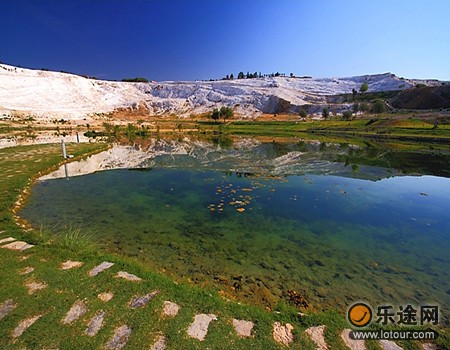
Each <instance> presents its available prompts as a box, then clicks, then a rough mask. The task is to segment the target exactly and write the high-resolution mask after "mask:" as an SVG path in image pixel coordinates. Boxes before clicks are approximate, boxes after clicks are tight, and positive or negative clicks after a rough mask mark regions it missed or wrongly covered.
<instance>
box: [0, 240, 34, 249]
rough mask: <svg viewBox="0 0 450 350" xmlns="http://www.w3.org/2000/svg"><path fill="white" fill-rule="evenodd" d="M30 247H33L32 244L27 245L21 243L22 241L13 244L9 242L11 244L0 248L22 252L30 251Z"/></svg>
mask: <svg viewBox="0 0 450 350" xmlns="http://www.w3.org/2000/svg"><path fill="white" fill-rule="evenodd" d="M32 247H34V245H33V244H28V243H27V242H23V241H15V242H11V243H8V244H5V245H2V248H5V249H11V250H18V251H23V250H26V249H30V248H32Z"/></svg>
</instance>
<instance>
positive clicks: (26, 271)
mask: <svg viewBox="0 0 450 350" xmlns="http://www.w3.org/2000/svg"><path fill="white" fill-rule="evenodd" d="M33 271H34V267H32V266H27V267H24V268H23V269H22V270H20V272H19V274H20V275H28V274H29V273H32V272H33Z"/></svg>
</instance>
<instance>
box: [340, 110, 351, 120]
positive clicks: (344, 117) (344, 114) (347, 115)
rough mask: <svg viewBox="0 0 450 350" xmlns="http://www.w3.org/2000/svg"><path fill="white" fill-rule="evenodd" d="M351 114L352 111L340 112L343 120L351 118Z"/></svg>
mask: <svg viewBox="0 0 450 350" xmlns="http://www.w3.org/2000/svg"><path fill="white" fill-rule="evenodd" d="M352 115H353V113H352V111H345V112H344V113H342V118H343V119H344V120H350V119H352Z"/></svg>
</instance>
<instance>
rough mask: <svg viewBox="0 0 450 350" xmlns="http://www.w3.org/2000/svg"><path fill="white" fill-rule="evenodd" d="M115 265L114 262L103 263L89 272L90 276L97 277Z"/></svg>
mask: <svg viewBox="0 0 450 350" xmlns="http://www.w3.org/2000/svg"><path fill="white" fill-rule="evenodd" d="M113 265H114V263H112V262H108V261H103V262H102V263H101V264H100V265H98V266H96V267H94V268H93V269H92V270H91V271H89V276H91V277H94V276H97V275H98V274H99V273H100V272H102V271H105V270H106V269H109V268H110V267H111V266H113Z"/></svg>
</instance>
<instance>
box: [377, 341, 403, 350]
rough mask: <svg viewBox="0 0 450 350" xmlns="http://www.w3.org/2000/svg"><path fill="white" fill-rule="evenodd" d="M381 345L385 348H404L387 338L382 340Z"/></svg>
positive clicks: (400, 349)
mask: <svg viewBox="0 0 450 350" xmlns="http://www.w3.org/2000/svg"><path fill="white" fill-rule="evenodd" d="M380 346H381V348H382V349H383V350H403V348H401V347H400V346H398V345H397V344H395V343H394V342H393V341H391V340H386V339H383V340H380Z"/></svg>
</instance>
